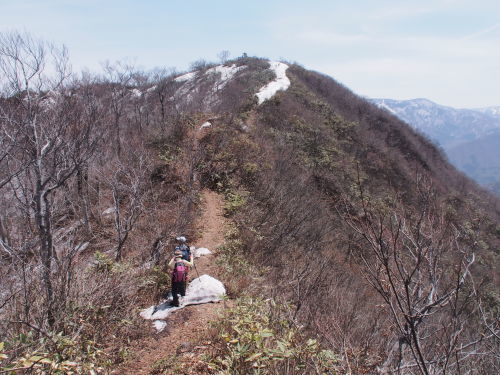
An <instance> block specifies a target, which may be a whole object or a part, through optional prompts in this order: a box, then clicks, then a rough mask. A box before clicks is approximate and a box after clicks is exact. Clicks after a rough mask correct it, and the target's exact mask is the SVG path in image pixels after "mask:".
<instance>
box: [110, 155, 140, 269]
mask: <svg viewBox="0 0 500 375" xmlns="http://www.w3.org/2000/svg"><path fill="white" fill-rule="evenodd" d="M110 165H111V168H110V169H109V167H107V168H104V170H103V171H102V176H103V179H104V180H105V182H106V184H107V185H108V186H109V188H110V189H111V193H112V196H113V203H114V207H113V208H114V210H113V212H114V226H115V231H116V247H115V259H116V260H117V261H120V260H121V259H122V252H123V247H124V245H125V243H126V241H127V239H128V236H129V234H130V232H131V231H132V230H133V229H134V226H135V224H136V222H137V220H138V219H139V215H140V214H141V212H142V210H143V203H144V202H143V200H144V198H145V195H146V194H147V192H148V189H149V182H150V181H149V164H148V160H147V157H146V155H145V154H141V153H137V152H136V153H131V154H130V155H129V158H128V160H126V161H121V160H117V161H115V162H114V163H111V164H110Z"/></svg>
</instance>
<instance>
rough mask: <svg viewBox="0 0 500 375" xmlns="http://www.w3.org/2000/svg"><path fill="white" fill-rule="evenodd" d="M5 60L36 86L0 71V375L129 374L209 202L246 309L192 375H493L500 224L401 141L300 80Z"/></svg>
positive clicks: (407, 140) (231, 69)
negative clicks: (168, 263)
mask: <svg viewBox="0 0 500 375" xmlns="http://www.w3.org/2000/svg"><path fill="white" fill-rule="evenodd" d="M16 41H17V44H16ZM9 42H10V43H9ZM2 43H3V47H2V48H3V49H0V51H2V59H7V58H8V56H12V55H16V54H12V53H10V54H7V53H5V48H6V47H5V46H6V45H7V46H9V45H10V46H11V47H12V48H14V47H17V49H16V50H17V51H18V52H19V53H18V55H21V52H22V53H25V55H24V57H23V58H21V59H20V60H19V61H20V63H24V64H26V66H25V67H26V68H27V69H34V72H33V74H32V75H31V74H29V75H28V76H26V75H23V73H22V71H19V70H15V71H9V70H7V71H6V73H8V74H6V75H5V76H6V77H8V78H9V83H10V85H9V86H8V89H6V90H4V91H3V96H2V99H1V103H0V108H1V111H2V117H1V131H2V137H1V138H0V139H1V142H2V145H1V146H2V147H1V150H3V151H0V152H1V153H2V154H1V155H0V160H1V163H2V168H1V176H0V181H1V184H0V188H1V196H0V198H1V202H2V208H3V210H2V214H1V215H0V220H1V223H0V224H1V225H0V229H1V231H0V238H1V245H2V258H1V263H0V267H2V271H3V272H2V273H1V274H2V276H1V278H2V279H1V285H2V286H1V288H2V289H1V290H0V293H1V294H0V298H1V299H0V307H1V310H0V315H1V317H2V319H1V320H0V332H1V333H2V337H5V342H6V343H5V345H4V347H2V348H0V353H1V355H2V357H0V360H2V361H3V362H2V366H3V367H2V370H3V368H6V369H8V368H9V366H11V368H21V367H23V366H24V367H29V368H32V369H36V371H43V369H45V370H46V369H48V368H50V366H53V367H54V368H55V367H57V366H59V369H58V371H63V372H64V371H69V370H67V369H68V368H74V369H76V370H74V371H75V372H82V373H83V372H85V371H90V370H92V371H95V372H99V373H105V372H106V371H108V370H109V369H111V368H114V367H116V366H117V364H118V363H120V362H123V361H124V360H125V359H126V358H125V354H124V353H126V351H127V350H128V349H127V348H128V347H129V344H128V343H129V342H131V343H133V342H134V340H137V339H139V338H141V337H144V335H149V334H151V333H150V332H149V331H148V330H147V329H144V324H143V323H142V322H141V321H140V318H139V317H138V314H137V307H138V306H141V307H144V306H147V305H148V304H150V303H151V302H153V301H155V300H156V299H157V298H158V296H159V295H161V293H162V291H163V290H164V288H165V287H166V285H168V283H169V281H168V279H169V277H168V275H167V274H166V273H165V271H164V265H165V260H166V259H167V257H168V256H169V252H170V248H171V247H172V245H173V242H172V241H173V240H172V235H174V234H177V233H184V234H186V235H187V236H188V237H189V238H196V237H197V236H198V235H199V234H197V232H196V228H195V227H194V217H195V216H196V214H197V211H198V210H199V195H200V191H201V189H204V188H208V189H212V190H214V191H217V192H219V193H220V194H222V195H224V197H225V201H226V205H225V215H226V216H227V217H228V219H229V220H230V221H231V222H232V224H231V226H230V228H228V233H227V234H226V242H225V244H224V245H223V246H222V247H221V248H220V250H219V255H218V258H217V259H218V261H219V262H220V263H219V264H220V277H221V279H222V280H223V281H224V282H225V283H226V284H227V285H228V287H229V295H230V297H231V298H232V299H234V301H235V302H234V303H235V304H237V306H238V308H236V309H234V310H231V311H230V312H228V314H229V318H228V320H227V322H225V321H221V322H219V328H220V332H218V333H217V332H212V333H210V334H211V335H212V336H210V342H212V344H211V345H212V349H211V351H210V350H209V351H208V353H207V356H208V357H203V358H205V359H203V358H201V357H200V366H202V367H200V370H199V371H201V372H200V373H203V371H205V373H217V371H219V372H220V371H226V373H252V371H257V370H256V369H258V371H261V373H268V374H278V373H285V371H289V373H293V374H309V373H317V372H318V371H322V372H323V373H339V372H348V371H350V372H351V373H391V372H394V371H399V372H400V373H402V374H444V373H467V372H468V373H472V374H487V373H494V372H495V368H497V369H498V325H497V322H496V321H495V317H496V315H495V314H496V309H498V295H497V294H496V292H495V288H496V287H497V286H498V280H497V279H496V277H497V275H496V273H495V268H496V264H497V259H498V245H499V234H500V227H499V222H500V221H499V216H500V211H499V202H498V200H497V199H496V198H495V197H493V196H491V195H489V194H488V193H487V192H485V191H483V190H481V189H480V188H479V187H478V186H477V185H475V184H474V183H473V182H472V181H470V180H469V179H467V178H466V177H465V176H463V175H462V174H460V173H459V172H457V171H456V170H455V169H454V168H453V167H452V166H451V165H449V164H448V163H447V161H446V159H445V158H444V157H443V155H442V154H441V152H440V151H439V150H438V149H436V148H435V147H434V145H433V144H432V143H431V142H430V141H428V140H427V139H426V138H424V137H423V136H422V135H420V134H418V133H416V132H415V131H413V130H412V129H411V128H410V127H409V126H407V125H406V124H404V123H402V122H401V121H399V120H397V119H396V118H395V117H393V116H391V115H389V114H387V113H386V112H385V111H382V110H380V109H378V108H377V107H376V106H374V105H373V104H370V103H369V102H367V101H365V100H363V99H361V98H359V97H357V96H356V95H354V94H353V93H352V92H350V91H349V90H347V89H346V88H345V87H343V86H342V85H340V84H338V83H337V82H335V81H334V80H332V79H331V78H329V77H327V76H324V75H322V74H319V73H316V72H311V71H307V70H305V69H303V68H302V67H300V66H298V65H296V64H286V63H281V64H278V63H273V64H272V65H271V64H270V62H269V61H267V60H265V59H259V58H248V57H242V58H238V59H235V60H231V61H224V62H222V63H221V64H209V63H205V62H198V63H197V64H195V65H194V66H193V70H192V71H191V72H189V73H187V74H175V73H172V72H168V71H155V72H153V73H144V72H139V71H136V70H134V69H132V68H131V67H129V66H126V65H123V64H120V63H117V64H110V65H107V66H106V69H105V74H104V75H103V76H100V77H90V76H84V77H82V78H81V79H75V80H72V81H67V80H66V78H65V77H66V74H65V73H64V72H60V73H61V74H60V75H59V78H60V79H59V80H55V79H54V78H53V77H51V78H50V79H49V77H48V76H45V72H44V71H43V70H41V69H42V65H37V64H32V63H31V62H32V61H38V60H40V59H49V60H48V61H47V63H50V59H51V58H54V59H55V60H54V61H55V62H56V65H55V66H63V64H62V63H63V62H64V55H63V54H57V53H56V54H54V55H36V54H33V51H36V50H34V49H30V50H26V49H23V48H22V47H23V46H24V45H23V43H34V41H30V40H25V41H24V42H23V43H21V42H20V41H19V40H18V39H17V40H16V39H13V40H12V39H11V40H9V39H3V40H2ZM42 47H43V45H42ZM30 59H31V60H30ZM33 59H34V60H33ZM270 67H275V69H274V68H273V69H270ZM27 71H29V70H27ZM283 74H284V76H283ZM29 76H31V77H35V80H34V81H30V80H29V79H28V80H27V79H26V78H27V77H29ZM287 81H288V82H287ZM38 82H43V85H42V86H40V85H38ZM6 87H7V86H6ZM258 93H260V94H261V95H259V96H257V95H256V94H258ZM261 98H262V99H261ZM262 295H264V296H265V299H263V298H261V297H260V296H262ZM231 314H232V315H231ZM228 322H229V323H228ZM250 327H251V329H252V330H253V329H255V332H258V334H256V335H250V336H248V335H246V333H247V332H254V331H252V330H250ZM219 333H220V334H219ZM2 340H3V339H2ZM245 340H247V341H245ZM240 341H241V342H245V343H246V344H245V345H246V346H244V347H245V348H247V349H245V350H246V351H245V350H243V349H242V345H239V344H238V343H239V342H240ZM82 344H85V345H82ZM177 344H180V343H172V345H177ZM30 356H31V357H30ZM33 356H36V358H35V359H33V358H32V357H33ZM207 358H208V359H207ZM210 358H211V359H210ZM217 358H218V359H217ZM42 360H43V362H40V361H42ZM23 361H25V362H23ZM175 365H176V364H175V363H173V364H168V363H163V365H162V366H163V367H161V368H162V370H161V371H163V373H169V371H171V369H172V368H174V367H173V366H175ZM191 365H192V364H190V362H189V361H187V362H183V369H181V370H179V371H184V372H185V373H189V372H188V371H198V370H196V368H191V367H189V366H191ZM12 366H14V367H12ZM65 366H66V367H65ZM71 366H73V367H71ZM169 366H170V367H169ZM203 366H204V367H203ZM158 368H159V367H157V368H156V370H154V371H159V370H158ZM65 369H66V370H65ZM287 369H288V370H287ZM154 371H153V370H151V373H155V372H154ZM156 373H159V372H156ZM160 373H161V372H160ZM195 373H196V372H195Z"/></svg>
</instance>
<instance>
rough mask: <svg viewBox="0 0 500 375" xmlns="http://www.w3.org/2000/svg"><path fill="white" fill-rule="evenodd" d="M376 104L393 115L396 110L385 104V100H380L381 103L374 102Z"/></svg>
mask: <svg viewBox="0 0 500 375" xmlns="http://www.w3.org/2000/svg"><path fill="white" fill-rule="evenodd" d="M375 104H376V105H377V107H379V108H381V109H385V110H387V111H389V112H391V113H392V114H393V115H395V114H396V111H395V110H394V109H392V108H391V107H389V106H388V105H387V104H385V102H383V101H382V103H375Z"/></svg>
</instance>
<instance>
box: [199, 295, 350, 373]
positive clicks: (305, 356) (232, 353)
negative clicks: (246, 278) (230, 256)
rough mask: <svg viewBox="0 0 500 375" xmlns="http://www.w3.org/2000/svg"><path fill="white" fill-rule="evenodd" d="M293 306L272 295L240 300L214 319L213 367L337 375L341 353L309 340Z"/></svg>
mask: <svg viewBox="0 0 500 375" xmlns="http://www.w3.org/2000/svg"><path fill="white" fill-rule="evenodd" d="M291 311H292V307H291V306H289V305H287V304H281V303H277V302H276V301H275V300H273V299H267V300H264V299H262V298H250V297H245V298H240V299H238V300H236V306H235V307H234V308H232V309H230V310H228V311H227V312H226V313H225V314H224V316H223V318H222V319H220V320H219V321H218V322H216V323H214V328H215V330H216V331H217V332H219V334H218V335H217V337H215V338H213V340H212V342H213V343H214V345H215V347H216V348H217V350H216V351H215V353H213V354H212V357H211V358H209V362H210V364H209V367H210V368H213V369H214V370H215V371H216V372H215V373H216V374H219V375H229V374H231V375H237V374H241V375H243V374H255V375H257V374H259V375H264V374H269V375H271V374H283V373H286V374H290V375H298V374H311V373H314V374H337V373H338V372H337V370H340V362H339V359H338V357H337V356H336V355H335V354H334V353H333V352H331V351H330V350H324V349H322V348H321V345H320V344H319V343H318V341H317V340H315V339H312V338H308V337H306V336H305V334H304V333H303V332H302V330H301V328H300V327H299V326H296V325H295V324H294V323H293V322H292V321H291V320H290V319H288V316H290V313H291Z"/></svg>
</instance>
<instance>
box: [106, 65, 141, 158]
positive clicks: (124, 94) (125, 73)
mask: <svg viewBox="0 0 500 375" xmlns="http://www.w3.org/2000/svg"><path fill="white" fill-rule="evenodd" d="M103 68H104V72H105V78H106V80H107V83H108V84H109V88H110V90H109V98H108V99H109V107H110V110H111V115H112V118H113V127H114V131H115V136H116V150H117V154H118V156H120V155H121V150H122V140H121V138H122V134H121V127H122V117H123V116H124V114H125V109H126V106H127V104H128V100H127V99H128V97H129V95H130V93H129V91H128V89H127V86H129V85H131V84H132V83H133V80H134V67H133V66H132V65H131V64H128V63H126V62H121V61H117V62H116V63H114V64H111V63H110V62H106V63H105V64H104V66H103Z"/></svg>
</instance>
